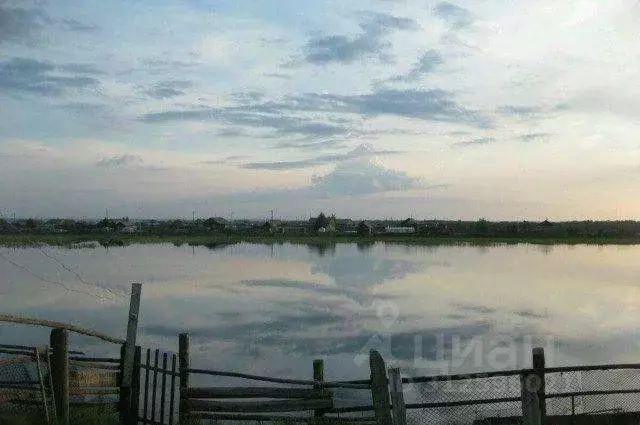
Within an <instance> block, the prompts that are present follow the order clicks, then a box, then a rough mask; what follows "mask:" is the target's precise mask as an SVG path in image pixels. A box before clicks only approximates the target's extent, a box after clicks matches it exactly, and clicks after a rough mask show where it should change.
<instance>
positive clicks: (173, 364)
mask: <svg viewBox="0 0 640 425" xmlns="http://www.w3.org/2000/svg"><path fill="white" fill-rule="evenodd" d="M176 361H177V358H176V355H175V354H174V355H172V356H171V372H172V373H171V393H170V394H171V396H170V401H169V425H173V412H174V406H175V403H176V399H175V394H176V373H175V372H176Z"/></svg>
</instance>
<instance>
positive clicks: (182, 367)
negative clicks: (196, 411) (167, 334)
mask: <svg viewBox="0 0 640 425" xmlns="http://www.w3.org/2000/svg"><path fill="white" fill-rule="evenodd" d="M178 370H179V372H178V373H179V374H180V404H179V405H178V415H179V418H180V421H179V423H180V424H186V423H187V421H188V420H189V405H188V399H187V393H186V390H187V388H189V334H187V333H182V334H180V335H179V340H178Z"/></svg>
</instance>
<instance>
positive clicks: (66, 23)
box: [61, 19, 99, 32]
mask: <svg viewBox="0 0 640 425" xmlns="http://www.w3.org/2000/svg"><path fill="white" fill-rule="evenodd" d="M61 24H62V27H63V28H64V29H66V30H67V31H73V32H91V31H96V30H97V29H99V27H98V26H97V25H88V24H85V23H82V22H80V21H78V20H76V19H63V20H62V22H61Z"/></svg>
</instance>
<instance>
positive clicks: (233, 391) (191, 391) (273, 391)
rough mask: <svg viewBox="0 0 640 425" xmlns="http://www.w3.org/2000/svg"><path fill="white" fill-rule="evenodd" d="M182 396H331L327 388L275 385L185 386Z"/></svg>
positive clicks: (315, 397)
mask: <svg viewBox="0 0 640 425" xmlns="http://www.w3.org/2000/svg"><path fill="white" fill-rule="evenodd" d="M184 398H196V399H201V398H301V399H323V398H331V392H329V391H327V390H320V389H319V390H315V389H311V388H277V387H194V388H187V389H186V390H185V392H184Z"/></svg>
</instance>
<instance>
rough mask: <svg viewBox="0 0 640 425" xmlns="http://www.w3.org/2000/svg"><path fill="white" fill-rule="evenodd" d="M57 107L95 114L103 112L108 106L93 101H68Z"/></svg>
mask: <svg viewBox="0 0 640 425" xmlns="http://www.w3.org/2000/svg"><path fill="white" fill-rule="evenodd" d="M57 107H58V108H61V109H66V110H69V111H73V112H78V113H82V114H95V113H97V112H102V111H104V110H105V109H106V108H107V106H106V105H104V104H102V103H92V102H67V103H63V104H60V105H58V106H57Z"/></svg>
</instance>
